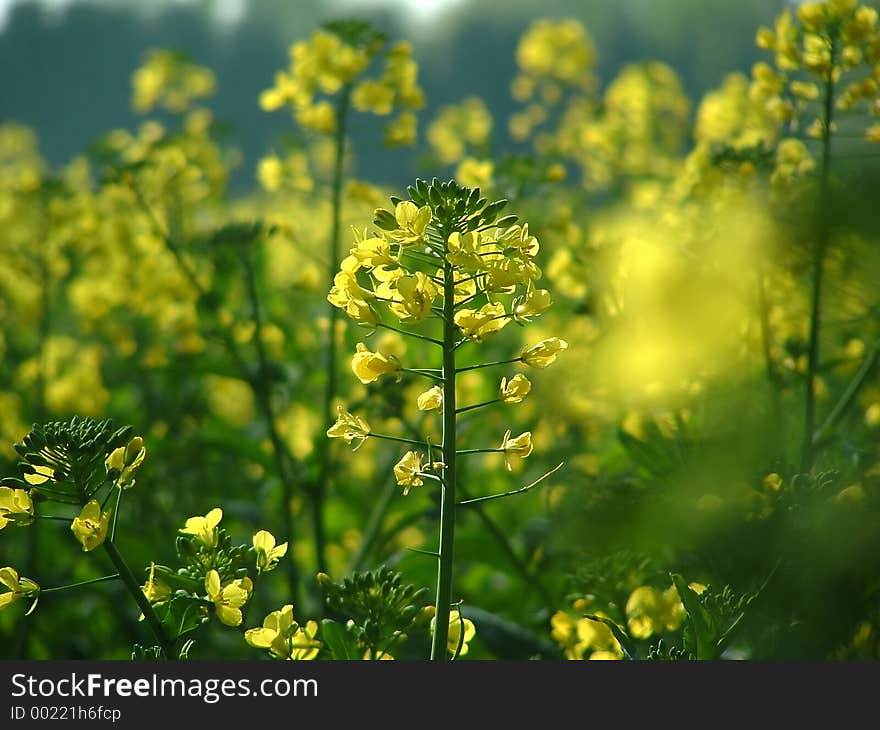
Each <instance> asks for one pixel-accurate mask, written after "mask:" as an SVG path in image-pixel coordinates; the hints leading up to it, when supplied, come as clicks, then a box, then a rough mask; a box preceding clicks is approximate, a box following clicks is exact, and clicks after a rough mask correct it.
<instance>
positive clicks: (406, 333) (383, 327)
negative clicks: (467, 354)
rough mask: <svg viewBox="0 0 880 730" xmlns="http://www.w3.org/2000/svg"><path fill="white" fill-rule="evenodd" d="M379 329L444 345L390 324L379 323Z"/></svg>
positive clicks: (335, 309) (334, 309)
mask: <svg viewBox="0 0 880 730" xmlns="http://www.w3.org/2000/svg"><path fill="white" fill-rule="evenodd" d="M333 311H334V312H335V311H337V308H336V307H333ZM376 326H377V327H381V328H382V329H383V330H391V331H392V332H397V334H399V335H405V336H406V337H415V338H416V339H417V340H424V341H425V342H430V343H432V344H434V345H442V344H443V343H442V342H440V340H435V339H434V338H433V337H426V336H425V335H420V334H418V333H416V332H408V331H407V330H402V329H398V328H397V327H392V326H391V325H390V324H383V323H382V322H379V323H377V324H376Z"/></svg>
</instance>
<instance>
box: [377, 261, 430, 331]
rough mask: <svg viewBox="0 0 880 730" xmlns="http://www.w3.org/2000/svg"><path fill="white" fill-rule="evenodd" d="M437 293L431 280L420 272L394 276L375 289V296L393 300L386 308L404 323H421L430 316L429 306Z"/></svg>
mask: <svg viewBox="0 0 880 730" xmlns="http://www.w3.org/2000/svg"><path fill="white" fill-rule="evenodd" d="M438 293H439V290H438V289H437V286H436V285H435V284H434V282H433V281H431V278H430V277H429V276H428V275H427V274H425V273H423V272H421V271H416V272H415V273H414V274H410V275H407V274H403V275H399V276H394V277H393V278H392V279H391V280H390V281H388V282H384V283H382V284H380V285H379V287H378V288H377V289H376V295H377V296H381V297H384V298H386V299H391V300H393V301H391V302H389V304H388V308H389V309H390V310H391V311H392V312H393V313H394V315H395V316H397V317H398V318H399V319H401V320H403V321H405V322H406V321H415V322H421V321H422V320H423V319H425V317H427V316H428V315H429V314H431V305H432V304H433V303H434V299H435V298H436V297H437V295H438Z"/></svg>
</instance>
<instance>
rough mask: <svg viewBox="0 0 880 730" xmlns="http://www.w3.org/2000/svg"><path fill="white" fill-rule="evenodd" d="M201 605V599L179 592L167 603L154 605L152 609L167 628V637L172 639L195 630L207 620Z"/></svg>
mask: <svg viewBox="0 0 880 730" xmlns="http://www.w3.org/2000/svg"><path fill="white" fill-rule="evenodd" d="M203 607H204V601H203V600H202V599H200V598H195V597H194V596H188V595H185V594H183V593H181V594H179V595H176V596H174V597H173V598H172V599H171V600H170V601H168V603H163V604H160V605H158V606H154V610H155V611H156V613H157V615H158V616H159V620H160V621H161V622H162V625H163V626H164V627H165V628H166V629H167V630H168V636H169V638H170V639H171V640H172V641H174V640H175V639H178V638H180V637H181V636H183V635H184V634H188V633H189V632H191V631H195V630H196V629H197V628H199V626H201V625H202V624H203V623H205V621H207V620H208V615H207V614H206V613H205V611H204V610H203Z"/></svg>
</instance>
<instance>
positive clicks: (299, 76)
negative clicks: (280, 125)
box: [260, 22, 424, 146]
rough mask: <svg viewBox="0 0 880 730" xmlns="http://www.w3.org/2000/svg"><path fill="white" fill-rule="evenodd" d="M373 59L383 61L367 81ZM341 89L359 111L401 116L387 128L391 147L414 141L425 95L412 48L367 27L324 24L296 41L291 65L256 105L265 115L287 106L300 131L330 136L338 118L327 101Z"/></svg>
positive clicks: (386, 134) (387, 141)
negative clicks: (392, 40) (391, 41)
mask: <svg viewBox="0 0 880 730" xmlns="http://www.w3.org/2000/svg"><path fill="white" fill-rule="evenodd" d="M377 58H381V59H382V69H381V73H379V75H378V76H377V77H375V78H372V77H370V78H367V77H366V76H365V74H366V73H367V71H368V70H369V67H370V66H371V64H372V63H373V61H374V59H377ZM343 91H344V93H345V94H346V95H348V94H349V93H350V95H351V104H352V106H353V107H354V108H355V109H357V110H358V111H361V112H369V113H371V114H375V115H377V116H388V115H390V114H392V113H394V112H395V111H399V112H400V113H399V115H398V116H397V117H396V118H395V119H394V120H392V121H391V122H389V123H388V125H387V126H386V129H385V136H386V143H387V144H388V145H389V146H401V145H410V144H413V143H414V141H415V131H416V118H415V114H414V112H415V111H416V110H418V109H420V108H421V107H422V106H423V105H424V94H423V92H422V89H421V87H420V86H419V84H418V67H417V65H416V62H415V61H414V60H413V57H412V46H411V45H410V44H409V43H406V42H401V43H396V44H390V45H389V44H387V42H386V40H385V37H384V36H383V35H382V34H381V33H378V32H377V31H375V30H373V29H372V27H370V26H369V25H367V24H362V23H355V22H337V23H328V24H327V25H325V26H324V28H323V29H321V30H318V31H316V32H315V33H313V34H312V36H311V37H310V38H309V39H308V40H305V41H299V42H297V43H294V44H293V46H292V47H291V49H290V67H289V68H288V69H287V70H286V71H278V72H277V73H276V74H275V84H274V86H272V87H271V88H269V89H267V90H265V91H264V92H263V93H262V94H261V95H260V107H261V108H262V109H263V110H264V111H275V110H277V109H281V108H284V107H289V108H290V109H292V111H293V114H294V117H295V118H296V121H297V123H298V124H299V125H300V126H301V127H302V128H303V129H308V130H312V131H315V132H320V133H324V134H332V133H334V132H335V131H336V129H337V125H338V123H339V120H338V118H337V112H336V109H335V108H334V105H333V103H332V102H331V101H330V97H332V96H334V95H336V94H338V93H340V92H343Z"/></svg>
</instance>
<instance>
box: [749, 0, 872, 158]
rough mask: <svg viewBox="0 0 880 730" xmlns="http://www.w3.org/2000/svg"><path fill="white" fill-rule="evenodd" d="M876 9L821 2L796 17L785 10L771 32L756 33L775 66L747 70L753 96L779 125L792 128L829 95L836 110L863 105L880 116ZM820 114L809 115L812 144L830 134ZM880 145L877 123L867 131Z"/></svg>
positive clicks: (853, 0) (842, 0)
mask: <svg viewBox="0 0 880 730" xmlns="http://www.w3.org/2000/svg"><path fill="white" fill-rule="evenodd" d="M877 20H878V14H877V10H876V9H874V8H872V7H868V6H867V5H859V4H858V0H825V1H824V2H807V3H804V4H802V5H800V6H799V7H798V9H797V12H796V14H795V15H792V13H791V11H790V10H785V11H783V12H782V14H781V15H779V17H778V18H777V19H776V24H775V28H773V29H770V28H761V29H759V30H758V34H757V37H756V42H757V44H758V46H759V47H761V48H763V49H765V50H768V51H771V52H772V53H773V54H774V65H775V68H774V67H771V66H770V65H769V64H767V63H763V62H761V63H758V64H756V65H755V67H754V68H753V70H752V76H753V82H752V90H751V93H752V96H753V98H755V99H757V100H759V101H761V102H762V103H763V104H764V107H765V108H766V110H767V111H768V112H769V113H770V114H771V115H772V116H773V117H774V118H775V119H776V120H777V121H778V122H780V123H786V124H790V125H792V126H794V125H795V124H796V123H797V120H798V119H799V118H800V117H803V116H805V115H806V116H807V117H809V116H810V111H809V105H810V104H811V103H813V102H816V101H818V100H820V97H821V96H822V95H823V94H826V93H828V94H830V93H832V89H833V90H834V94H835V96H834V98H833V99H832V100H831V101H832V103H833V104H834V105H835V106H836V107H837V108H838V109H844V110H845V109H852V108H853V107H855V106H856V105H857V104H859V103H861V102H867V103H868V104H869V105H870V110H871V112H872V113H873V114H875V115H877V114H880V97H878V84H880V77H878V74H877V68H878V66H877V64H878V63H880V29H878V23H877ZM824 124H825V122H824V119H823V117H822V116H821V115H818V116H814V117H813V119H812V121H811V122H810V123H809V124H808V126H807V130H806V132H807V134H808V135H809V136H812V137H815V138H817V139H819V138H822V137H823V136H824V135H826V134H830V133H831V132H832V131H833V130H832V129H827V130H826V129H824ZM866 138H867V139H869V140H874V141H877V140H880V124H875V125H873V126H871V127H869V128H868V129H867V131H866Z"/></svg>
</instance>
